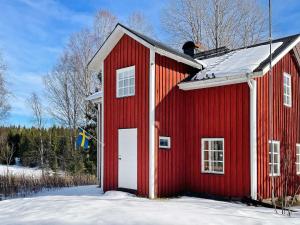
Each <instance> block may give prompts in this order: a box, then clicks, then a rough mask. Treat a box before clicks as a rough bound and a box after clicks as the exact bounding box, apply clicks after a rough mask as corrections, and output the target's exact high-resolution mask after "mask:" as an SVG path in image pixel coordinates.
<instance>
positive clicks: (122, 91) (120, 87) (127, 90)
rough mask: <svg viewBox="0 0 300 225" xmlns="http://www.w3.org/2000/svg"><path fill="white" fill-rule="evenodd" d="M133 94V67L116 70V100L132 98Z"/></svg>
mask: <svg viewBox="0 0 300 225" xmlns="http://www.w3.org/2000/svg"><path fill="white" fill-rule="evenodd" d="M134 94H135V67H134V66H131V67H126V68H123V69H119V70H117V98H122V97H127V96H134Z"/></svg>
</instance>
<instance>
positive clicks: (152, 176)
mask: <svg viewBox="0 0 300 225" xmlns="http://www.w3.org/2000/svg"><path fill="white" fill-rule="evenodd" d="M149 63H150V65H149V68H150V70H149V198H151V199H153V198H155V197H156V193H155V52H154V50H152V49H150V62H149Z"/></svg>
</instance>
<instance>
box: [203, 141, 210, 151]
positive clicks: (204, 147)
mask: <svg viewBox="0 0 300 225" xmlns="http://www.w3.org/2000/svg"><path fill="white" fill-rule="evenodd" d="M208 146H209V145H208V141H204V146H203V149H204V150H208V149H209V147H208Z"/></svg>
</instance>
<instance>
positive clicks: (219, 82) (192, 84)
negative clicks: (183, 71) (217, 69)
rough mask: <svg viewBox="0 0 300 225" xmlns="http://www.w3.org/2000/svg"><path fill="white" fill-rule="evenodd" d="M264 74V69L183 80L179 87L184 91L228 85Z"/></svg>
mask: <svg viewBox="0 0 300 225" xmlns="http://www.w3.org/2000/svg"><path fill="white" fill-rule="evenodd" d="M262 75H263V73H262V71H259V72H254V73H244V74H241V75H240V76H236V75H228V76H225V77H220V78H212V79H208V80H198V81H188V82H183V83H179V84H178V87H179V89H181V90H184V91H189V90H196V89H204V88H211V87H219V86H226V85H231V84H238V83H245V82H247V81H248V80H249V79H254V78H258V77H261V76H262Z"/></svg>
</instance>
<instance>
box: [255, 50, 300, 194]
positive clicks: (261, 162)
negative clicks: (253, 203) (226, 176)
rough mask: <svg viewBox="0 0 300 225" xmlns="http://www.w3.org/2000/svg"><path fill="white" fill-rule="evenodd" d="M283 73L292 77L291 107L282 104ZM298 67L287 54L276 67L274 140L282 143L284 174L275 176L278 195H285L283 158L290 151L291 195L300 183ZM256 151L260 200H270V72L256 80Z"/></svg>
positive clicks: (299, 90) (274, 81)
mask: <svg viewBox="0 0 300 225" xmlns="http://www.w3.org/2000/svg"><path fill="white" fill-rule="evenodd" d="M283 72H287V73H289V74H290V75H291V76H292V107H290V108H289V107H286V106H284V105H283ZM299 75H300V72H299V68H298V67H297V64H296V61H295V59H294V58H293V56H292V53H288V54H287V55H286V56H284V57H283V58H282V59H281V60H280V61H279V62H278V63H277V64H276V65H275V66H274V67H273V87H274V89H273V103H272V107H273V108H272V111H273V140H278V141H280V148H281V151H280V157H281V171H280V172H281V173H280V176H279V177H275V195H276V196H279V195H281V194H282V191H283V189H282V182H283V177H284V176H283V174H284V169H283V168H284V167H283V157H284V155H285V153H286V152H287V149H290V151H291V161H290V165H291V168H290V170H289V172H288V173H289V174H290V177H291V179H290V181H289V185H288V186H289V190H288V191H289V194H293V193H294V192H295V188H296V186H297V185H299V184H300V176H297V175H296V166H295V160H296V143H300V128H299V126H300V103H299V101H300V79H299ZM257 91H258V92H257V99H258V102H257V109H258V113H257V123H258V126H257V138H258V139H257V144H258V145H257V150H258V195H259V197H260V198H270V197H271V187H272V186H271V177H270V176H269V166H268V165H269V146H268V142H269V140H270V129H269V122H270V118H269V114H268V113H269V94H268V93H269V73H268V74H267V75H265V76H264V77H262V78H259V79H257Z"/></svg>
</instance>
